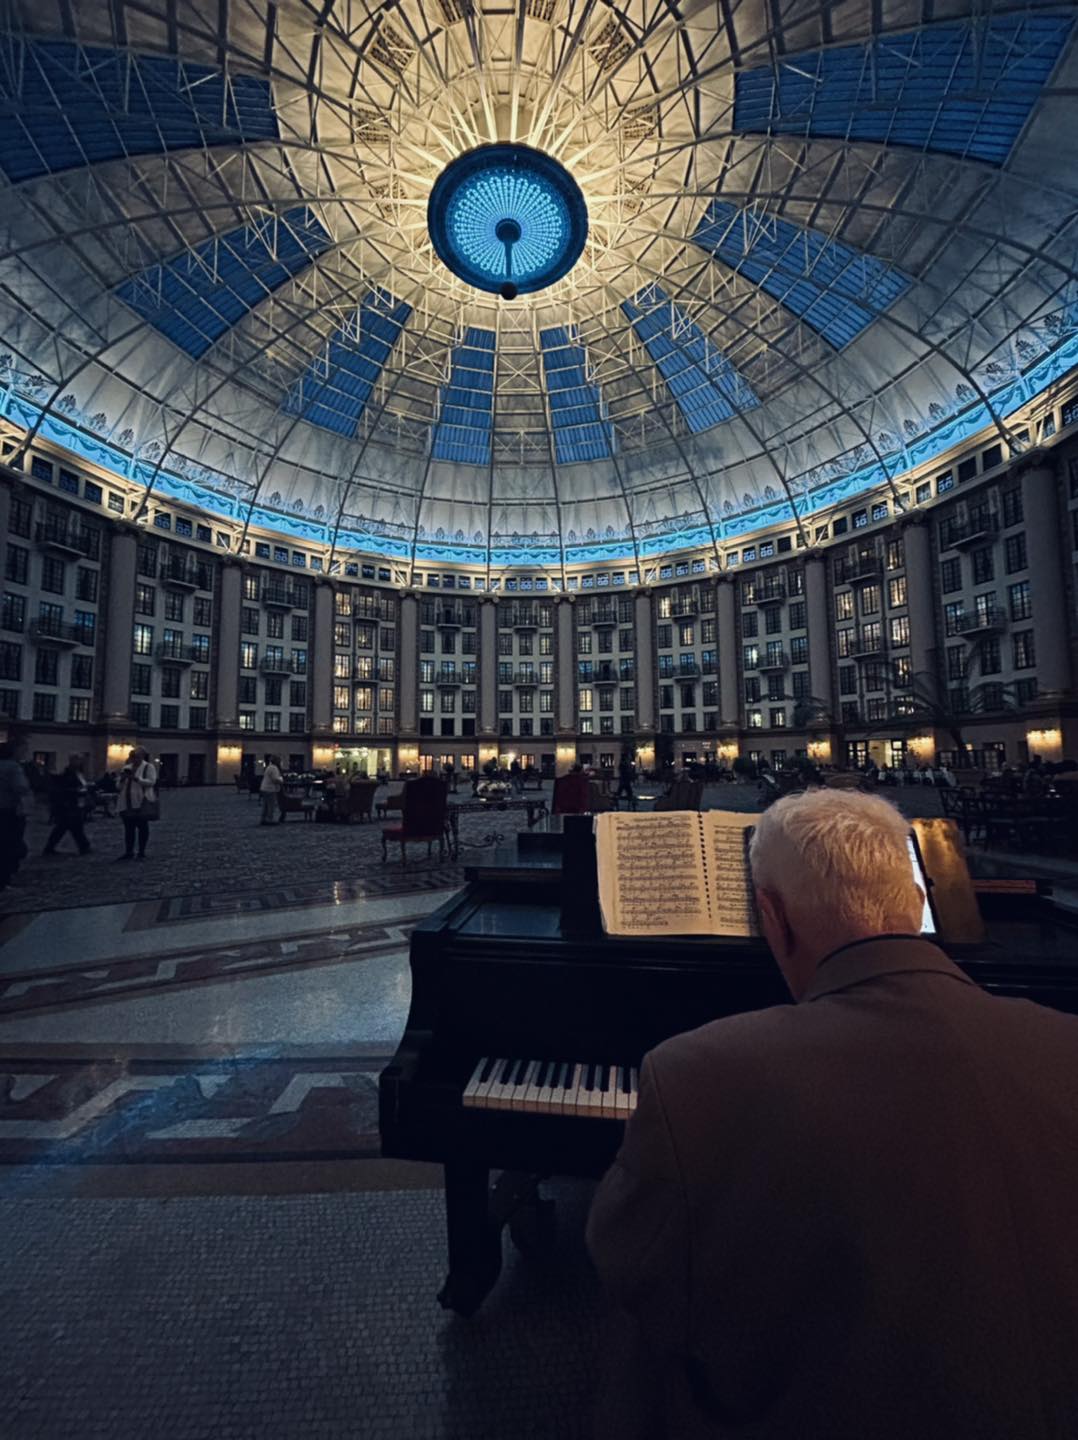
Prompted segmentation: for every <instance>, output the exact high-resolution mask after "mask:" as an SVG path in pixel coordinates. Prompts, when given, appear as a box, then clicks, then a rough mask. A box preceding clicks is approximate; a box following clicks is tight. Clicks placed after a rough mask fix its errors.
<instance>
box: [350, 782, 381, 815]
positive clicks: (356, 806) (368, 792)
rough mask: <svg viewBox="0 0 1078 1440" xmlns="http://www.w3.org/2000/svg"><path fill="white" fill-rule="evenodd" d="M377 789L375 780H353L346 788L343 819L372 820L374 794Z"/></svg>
mask: <svg viewBox="0 0 1078 1440" xmlns="http://www.w3.org/2000/svg"><path fill="white" fill-rule="evenodd" d="M377 789H378V783H377V781H375V780H353V781H352V783H351V785H349V787H348V803H347V808H346V810H345V813H344V818H345V819H346V820H348V821H352V820H373V818H374V816H373V815H372V813H371V810H372V806H373V805H374V792H375V791H376V790H377Z"/></svg>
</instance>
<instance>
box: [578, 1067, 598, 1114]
mask: <svg viewBox="0 0 1078 1440" xmlns="http://www.w3.org/2000/svg"><path fill="white" fill-rule="evenodd" d="M590 1068H591V1074H590V1077H589V1078H590V1080H591V1089H590V1090H589V1089H587V1088H585V1090H584V1092H583V1094H582V1097H581V1102H582V1103H581V1107H580V1108H581V1110H582V1111H583V1113H584V1114H586V1115H590V1116H594V1117H596V1118H598V1117H601V1116H602V1113H603V1092H602V1089H601V1088H600V1087H601V1085H602V1068H603V1067H602V1066H601V1065H592V1066H591V1067H590Z"/></svg>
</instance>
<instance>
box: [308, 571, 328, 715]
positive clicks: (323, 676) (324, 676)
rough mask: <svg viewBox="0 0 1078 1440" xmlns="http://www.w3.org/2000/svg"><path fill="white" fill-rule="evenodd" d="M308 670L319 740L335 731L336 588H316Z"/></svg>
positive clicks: (320, 584) (325, 583)
mask: <svg viewBox="0 0 1078 1440" xmlns="http://www.w3.org/2000/svg"><path fill="white" fill-rule="evenodd" d="M310 650H311V653H310V657H309V662H308V669H309V671H310V687H311V730H312V732H313V733H314V735H315V737H316V738H317V737H318V736H319V735H329V734H332V732H333V586H332V584H331V583H330V581H328V580H318V581H316V582H315V586H314V621H313V623H312V626H311V645H310Z"/></svg>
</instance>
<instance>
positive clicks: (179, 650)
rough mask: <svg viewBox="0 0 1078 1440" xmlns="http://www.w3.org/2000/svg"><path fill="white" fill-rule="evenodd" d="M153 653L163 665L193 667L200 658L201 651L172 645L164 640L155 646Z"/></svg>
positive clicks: (191, 646) (187, 646)
mask: <svg viewBox="0 0 1078 1440" xmlns="http://www.w3.org/2000/svg"><path fill="white" fill-rule="evenodd" d="M153 653H154V654H155V655H156V656H157V658H158V660H160V661H161V662H162V664H165V665H193V664H194V663H195V661H196V660H198V659H200V658H202V651H201V650H196V649H195V647H194V646H193V645H173V644H172V643H171V642H169V641H166V640H162V641H161V642H160V644H158V645H157V646H155V647H154V652H153Z"/></svg>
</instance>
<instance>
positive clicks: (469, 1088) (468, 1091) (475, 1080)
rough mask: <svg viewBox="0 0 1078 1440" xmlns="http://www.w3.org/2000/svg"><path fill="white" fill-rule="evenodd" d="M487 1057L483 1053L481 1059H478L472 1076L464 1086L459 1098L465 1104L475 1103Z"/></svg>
mask: <svg viewBox="0 0 1078 1440" xmlns="http://www.w3.org/2000/svg"><path fill="white" fill-rule="evenodd" d="M487 1058H488V1057H487V1056H485V1055H484V1056H483V1058H482V1060H480V1061H479V1063H478V1065H476V1067H475V1069H474V1070H473V1071H472V1078H471V1079H470V1080H469V1081H468V1083H467V1085H465V1087H464V1094H463V1096H462V1097H461V1099H462V1101H463V1103H464V1104H465V1105H474V1104H475V1103H476V1100H477V1098H478V1095H479V1089H480V1086H481V1084H482V1079H483V1071H484V1070H485V1069H486V1068H487ZM488 1078H489V1077H488Z"/></svg>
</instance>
